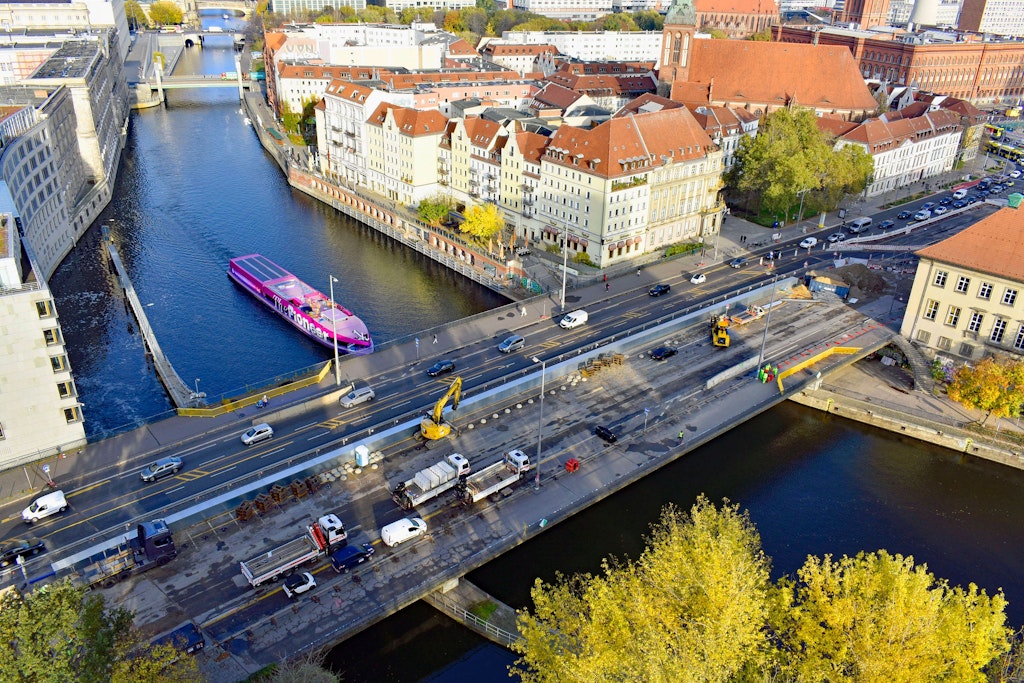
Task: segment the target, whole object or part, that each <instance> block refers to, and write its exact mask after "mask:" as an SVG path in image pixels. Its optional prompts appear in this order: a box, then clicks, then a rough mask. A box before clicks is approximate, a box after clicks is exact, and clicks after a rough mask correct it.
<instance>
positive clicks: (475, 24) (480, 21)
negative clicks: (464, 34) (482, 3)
mask: <svg viewBox="0 0 1024 683" xmlns="http://www.w3.org/2000/svg"><path fill="white" fill-rule="evenodd" d="M462 23H463V24H464V25H465V27H466V30H467V31H470V32H472V33H475V34H476V35H478V36H482V35H484V34H486V33H487V23H488V17H487V12H486V11H485V10H483V9H480V8H479V7H468V8H466V9H464V10H462Z"/></svg>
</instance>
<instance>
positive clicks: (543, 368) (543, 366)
mask: <svg viewBox="0 0 1024 683" xmlns="http://www.w3.org/2000/svg"><path fill="white" fill-rule="evenodd" d="M530 360H532V361H533V362H534V363H540V417H539V418H537V464H536V465H535V468H536V470H537V474H536V476H535V477H534V479H533V488H534V490H537V489H539V488H540V444H541V435H542V434H543V432H544V378H545V375H546V374H547V369H548V362H547V361H546V360H541V359H540V358H537V356H534V357H533V358H531V359H530Z"/></svg>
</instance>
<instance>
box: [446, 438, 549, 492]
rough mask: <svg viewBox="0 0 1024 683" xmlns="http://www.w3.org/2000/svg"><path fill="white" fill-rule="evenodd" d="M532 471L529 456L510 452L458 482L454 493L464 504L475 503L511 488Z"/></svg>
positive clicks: (518, 451) (516, 451) (520, 452)
mask: <svg viewBox="0 0 1024 683" xmlns="http://www.w3.org/2000/svg"><path fill="white" fill-rule="evenodd" d="M532 469H533V463H532V462H530V456H528V455H526V453H523V452H522V451H520V450H518V449H517V450H512V451H509V452H508V453H506V454H505V455H504V457H503V458H502V459H501V460H499V461H498V462H496V463H494V464H493V465H488V466H487V467H485V468H484V469H482V470H480V471H479V472H476V473H474V474H470V475H469V476H468V477H464V478H462V479H461V480H460V482H459V485H458V486H457V487H456V492H457V493H458V494H459V497H460V498H461V499H462V501H463V502H465V503H475V502H477V501H479V500H483V499H484V498H486V497H487V496H489V495H491V494H492V493H496V492H497V491H501V490H502V489H504V488H506V487H508V486H511V485H512V484H514V483H516V482H517V481H519V480H520V479H522V477H523V475H524V474H526V473H527V472H529V471H530V470H532Z"/></svg>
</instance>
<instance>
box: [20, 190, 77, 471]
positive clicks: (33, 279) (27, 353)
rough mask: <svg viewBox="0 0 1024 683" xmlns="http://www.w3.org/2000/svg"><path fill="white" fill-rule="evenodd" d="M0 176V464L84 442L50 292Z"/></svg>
mask: <svg viewBox="0 0 1024 683" xmlns="http://www.w3.org/2000/svg"><path fill="white" fill-rule="evenodd" d="M17 222H18V219H17V211H16V209H15V208H14V202H13V198H12V197H11V195H10V193H9V192H8V188H7V185H6V183H3V182H2V181H0V320H3V329H4V343H3V344H2V345H0V468H2V469H7V468H9V467H14V466H16V465H19V464H21V463H26V462H31V461H32V460H37V459H39V458H41V457H45V456H48V455H53V454H54V453H59V452H64V451H69V450H72V449H75V448H79V447H81V446H84V445H85V441H86V440H85V426H84V422H83V416H82V407H81V403H79V401H78V391H77V389H76V388H75V382H74V379H73V378H72V376H71V366H70V364H69V363H68V357H67V354H66V352H65V349H64V336H63V334H62V332H61V328H60V321H59V320H58V319H57V310H56V308H55V307H54V303H53V296H52V295H51V294H50V290H49V287H48V286H47V284H46V280H45V279H44V278H42V276H41V273H40V272H39V269H38V267H37V266H36V264H35V259H34V257H33V255H32V250H31V246H30V245H28V244H26V243H24V242H22V241H21V238H20V236H19V234H18V227H17Z"/></svg>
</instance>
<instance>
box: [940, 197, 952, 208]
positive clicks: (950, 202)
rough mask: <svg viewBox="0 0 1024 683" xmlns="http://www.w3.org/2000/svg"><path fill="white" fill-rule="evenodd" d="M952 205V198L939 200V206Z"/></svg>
mask: <svg viewBox="0 0 1024 683" xmlns="http://www.w3.org/2000/svg"><path fill="white" fill-rule="evenodd" d="M952 203H953V198H952V197H943V198H942V199H940V200H939V204H941V205H942V206H949V205H950V204H952Z"/></svg>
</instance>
